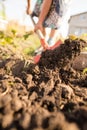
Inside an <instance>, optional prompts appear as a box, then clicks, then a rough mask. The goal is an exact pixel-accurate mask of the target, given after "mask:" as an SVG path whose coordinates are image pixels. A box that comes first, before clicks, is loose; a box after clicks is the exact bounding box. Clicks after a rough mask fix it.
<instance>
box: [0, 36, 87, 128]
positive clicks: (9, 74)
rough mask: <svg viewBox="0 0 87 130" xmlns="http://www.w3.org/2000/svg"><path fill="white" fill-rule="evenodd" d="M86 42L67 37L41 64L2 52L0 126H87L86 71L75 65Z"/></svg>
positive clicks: (47, 52) (0, 51)
mask: <svg viewBox="0 0 87 130" xmlns="http://www.w3.org/2000/svg"><path fill="white" fill-rule="evenodd" d="M85 44H86V42H85V41H83V40H81V39H75V40H71V39H66V40H65V41H64V44H61V45H60V46H59V47H58V48H56V49H54V50H47V51H45V52H43V53H42V56H41V59H40V61H39V63H38V64H34V63H31V61H28V63H26V61H25V60H21V59H20V58H17V57H16V56H14V55H11V57H9V58H7V59H2V57H1V56H0V57H1V58H0V130H87V74H86V73H85V74H83V71H78V70H75V69H73V67H72V64H73V61H74V60H75V58H76V57H77V56H79V55H80V53H81V50H82V48H83V47H84V46H85ZM2 53H3V50H1V49H0V55H1V54H2Z"/></svg>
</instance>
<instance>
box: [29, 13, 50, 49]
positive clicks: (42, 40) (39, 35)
mask: <svg viewBox="0 0 87 130" xmlns="http://www.w3.org/2000/svg"><path fill="white" fill-rule="evenodd" d="M30 18H31V21H32V23H33V25H34V26H35V24H36V23H35V21H34V19H33V17H32V16H30ZM36 33H37V35H38V37H39V39H40V42H41V45H42V47H43V48H44V49H45V50H46V49H47V48H48V43H47V42H46V40H45V37H44V36H43V34H42V32H41V31H40V30H37V31H36Z"/></svg>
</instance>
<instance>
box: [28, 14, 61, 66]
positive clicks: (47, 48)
mask: <svg viewBox="0 0 87 130" xmlns="http://www.w3.org/2000/svg"><path fill="white" fill-rule="evenodd" d="M30 18H31V21H32V23H33V25H34V26H35V21H34V19H33V17H32V16H31V15H30ZM36 33H37V35H38V37H39V39H40V42H41V45H42V47H43V49H44V51H45V50H53V49H55V48H56V47H58V46H59V45H60V44H61V43H62V41H61V40H58V41H57V42H56V43H55V44H54V45H53V46H51V47H50V46H49V45H48V43H47V42H46V40H45V38H44V36H43V34H42V32H41V31H40V30H37V31H36ZM40 58H41V54H37V55H35V56H34V63H35V64H37V63H38V62H39V60H40Z"/></svg>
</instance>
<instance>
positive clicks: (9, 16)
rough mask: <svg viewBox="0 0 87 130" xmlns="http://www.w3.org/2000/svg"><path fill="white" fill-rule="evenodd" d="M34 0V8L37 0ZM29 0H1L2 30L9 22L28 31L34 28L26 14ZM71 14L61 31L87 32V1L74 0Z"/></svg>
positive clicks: (76, 33)
mask: <svg viewBox="0 0 87 130" xmlns="http://www.w3.org/2000/svg"><path fill="white" fill-rule="evenodd" d="M31 1H32V7H31V10H33V8H34V5H35V2H36V0H31ZM26 6H27V0H0V30H1V29H5V28H6V26H7V24H8V23H9V22H10V23H15V24H18V25H20V26H22V28H24V29H25V30H26V31H29V30H32V28H33V25H32V22H31V20H30V17H29V16H28V15H27V14H26ZM70 10H71V11H70V13H69V14H68V15H69V20H68V21H69V23H68V24H67V23H63V25H62V27H61V29H60V33H61V34H62V35H63V36H65V37H66V36H67V35H68V34H75V35H81V34H82V33H86V32H87V24H86V21H87V1H86V0H79V1H76V0H73V1H72V5H71V9H70Z"/></svg>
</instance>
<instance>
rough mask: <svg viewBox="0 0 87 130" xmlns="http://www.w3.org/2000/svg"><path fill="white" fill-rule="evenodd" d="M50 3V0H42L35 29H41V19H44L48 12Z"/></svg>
mask: <svg viewBox="0 0 87 130" xmlns="http://www.w3.org/2000/svg"><path fill="white" fill-rule="evenodd" d="M51 3H52V0H44V1H43V5H42V9H41V13H40V15H39V20H38V23H37V24H36V26H35V30H38V29H41V27H42V25H43V21H44V20H45V18H46V16H47V14H48V12H49V9H50V7H51Z"/></svg>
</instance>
